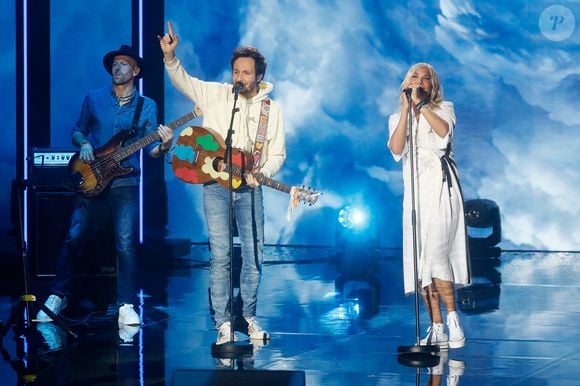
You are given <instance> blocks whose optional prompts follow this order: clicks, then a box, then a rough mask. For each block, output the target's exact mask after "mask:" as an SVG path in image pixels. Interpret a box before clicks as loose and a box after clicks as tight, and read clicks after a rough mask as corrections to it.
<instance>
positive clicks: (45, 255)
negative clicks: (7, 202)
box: [28, 189, 117, 277]
mask: <svg viewBox="0 0 580 386" xmlns="http://www.w3.org/2000/svg"><path fill="white" fill-rule="evenodd" d="M75 199H76V193H74V192H56V191H42V190H35V189H31V190H29V213H28V219H29V221H28V251H29V268H30V273H31V274H32V275H33V276H35V277H43V276H54V275H55V270H56V263H57V261H58V255H59V252H60V248H61V246H62V243H63V241H64V239H65V237H66V235H67V233H68V230H69V226H70V219H71V214H72V211H73V209H74V205H75ZM103 215H104V216H109V218H108V219H105V221H104V222H103V224H108V226H102V227H100V228H96V229H95V230H94V232H93V233H92V235H91V236H90V237H89V240H87V243H86V245H85V248H84V249H83V253H82V256H81V258H79V259H78V261H77V262H76V272H77V275H79V276H105V277H108V276H115V275H116V274H117V257H116V252H115V247H114V245H115V243H114V232H113V227H112V220H111V214H110V211H108V212H107V211H103Z"/></svg>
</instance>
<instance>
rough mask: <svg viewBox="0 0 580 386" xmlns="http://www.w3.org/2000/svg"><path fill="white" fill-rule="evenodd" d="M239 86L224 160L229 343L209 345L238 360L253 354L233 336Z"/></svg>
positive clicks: (216, 355)
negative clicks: (234, 144)
mask: <svg viewBox="0 0 580 386" xmlns="http://www.w3.org/2000/svg"><path fill="white" fill-rule="evenodd" d="M241 88H242V87H240V86H238V85H237V84H235V85H234V87H233V89H232V92H233V93H234V105H233V107H232V115H231V118H230V127H229V129H228V134H227V136H226V139H225V144H226V150H225V154H224V160H225V161H226V170H228V174H229V181H228V231H229V249H230V278H229V279H230V294H229V295H230V341H229V342H226V343H223V344H216V343H215V342H214V343H212V345H211V351H212V356H213V357H214V358H230V359H231V358H238V357H243V356H249V355H251V354H252V353H253V346H252V343H250V342H249V341H235V340H234V339H235V336H234V321H235V318H234V275H233V272H234V229H233V227H234V202H233V201H234V200H233V168H232V165H233V162H232V153H233V151H232V136H233V133H234V130H233V125H234V115H235V114H236V113H237V112H238V111H239V110H240V109H239V108H237V107H236V104H237V102H238V94H239V92H240V91H241ZM242 177H243V176H242Z"/></svg>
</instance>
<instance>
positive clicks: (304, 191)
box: [293, 186, 322, 206]
mask: <svg viewBox="0 0 580 386" xmlns="http://www.w3.org/2000/svg"><path fill="white" fill-rule="evenodd" d="M294 189H295V190H294V195H293V198H294V201H295V202H297V201H299V202H302V203H304V204H308V205H309V206H312V205H314V204H316V201H318V197H319V196H321V195H322V193H321V192H317V191H316V190H315V189H313V188H311V187H306V186H302V187H300V186H294Z"/></svg>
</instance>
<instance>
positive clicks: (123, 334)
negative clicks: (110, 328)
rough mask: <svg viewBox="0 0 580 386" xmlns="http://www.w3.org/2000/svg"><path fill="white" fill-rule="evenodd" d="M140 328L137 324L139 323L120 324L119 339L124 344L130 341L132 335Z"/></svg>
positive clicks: (131, 340)
mask: <svg viewBox="0 0 580 386" xmlns="http://www.w3.org/2000/svg"><path fill="white" fill-rule="evenodd" d="M140 328H141V326H139V325H137V326H130V325H126V324H121V325H120V326H119V339H121V341H122V342H123V343H124V344H127V343H132V342H133V337H134V336H135V335H136V334H137V333H138V332H139V329H140Z"/></svg>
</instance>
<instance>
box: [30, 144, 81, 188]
mask: <svg viewBox="0 0 580 386" xmlns="http://www.w3.org/2000/svg"><path fill="white" fill-rule="evenodd" d="M76 152H77V150H74V149H49V148H32V149H30V151H29V155H28V169H29V172H28V178H29V180H30V185H31V186H32V187H34V188H35V189H49V190H71V189H72V186H73V183H72V180H71V177H70V172H69V168H68V163H69V161H70V159H71V158H72V156H73V155H74V154H75V153H76Z"/></svg>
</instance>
